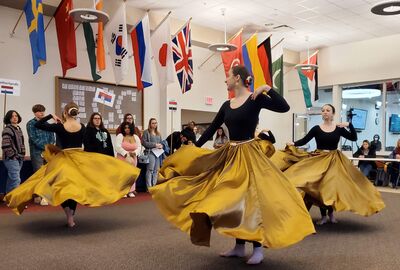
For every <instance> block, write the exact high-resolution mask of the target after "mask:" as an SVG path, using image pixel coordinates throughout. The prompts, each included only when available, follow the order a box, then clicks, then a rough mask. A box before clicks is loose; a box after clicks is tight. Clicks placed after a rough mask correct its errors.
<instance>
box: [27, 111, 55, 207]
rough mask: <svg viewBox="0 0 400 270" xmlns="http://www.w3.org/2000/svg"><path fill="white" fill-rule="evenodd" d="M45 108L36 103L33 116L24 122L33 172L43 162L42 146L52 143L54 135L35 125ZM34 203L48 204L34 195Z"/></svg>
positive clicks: (42, 115)
mask: <svg viewBox="0 0 400 270" xmlns="http://www.w3.org/2000/svg"><path fill="white" fill-rule="evenodd" d="M45 111H46V108H45V107H44V106H43V105H42V104H36V105H34V106H33V107H32V112H33V114H34V115H35V117H34V118H33V119H31V120H29V122H28V123H27V124H26V130H27V132H28V137H29V150H30V154H31V161H32V168H33V172H34V173H35V172H36V171H37V170H39V169H40V167H41V166H42V165H43V164H44V162H45V161H44V159H43V157H42V152H44V147H45V145H46V144H54V143H55V141H56V140H55V136H54V132H51V131H46V130H41V129H38V128H37V127H35V124H36V122H37V121H39V120H40V119H42V118H43V117H44V112H45ZM34 202H35V203H38V204H40V205H48V203H47V201H46V199H44V198H40V197H35V199H34Z"/></svg>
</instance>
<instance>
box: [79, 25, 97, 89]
mask: <svg viewBox="0 0 400 270" xmlns="http://www.w3.org/2000/svg"><path fill="white" fill-rule="evenodd" d="M82 26H83V32H84V34H85V41H86V48H87V53H88V56H89V63H90V71H91V73H92V78H93V81H95V82H96V81H98V80H100V79H101V76H100V75H98V74H97V73H96V44H95V41H94V37H93V30H92V26H91V25H90V23H88V22H84V23H82Z"/></svg>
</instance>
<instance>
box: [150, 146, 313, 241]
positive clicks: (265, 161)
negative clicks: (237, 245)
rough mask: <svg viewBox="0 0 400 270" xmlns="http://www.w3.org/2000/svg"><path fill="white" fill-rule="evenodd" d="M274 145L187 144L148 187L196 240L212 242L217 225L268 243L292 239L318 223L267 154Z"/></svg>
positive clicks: (162, 208)
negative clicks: (215, 146) (211, 147)
mask: <svg viewBox="0 0 400 270" xmlns="http://www.w3.org/2000/svg"><path fill="white" fill-rule="evenodd" d="M274 151H275V150H274V147H273V145H272V144H271V143H270V142H268V141H263V140H252V141H250V142H246V143H237V144H235V143H227V144H225V145H224V146H223V147H221V148H219V149H217V150H208V149H203V148H198V147H194V146H183V147H181V149H179V151H177V152H176V153H175V154H173V155H172V156H170V157H168V158H167V159H166V160H165V161H164V163H163V166H162V168H161V169H160V172H159V181H158V184H157V185H156V186H154V187H152V188H150V193H151V194H152V196H153V199H154V201H155V202H156V204H157V206H158V208H159V209H160V211H161V213H162V214H163V215H164V216H165V218H166V219H167V220H168V221H169V222H171V223H172V224H174V225H175V226H176V227H178V228H179V229H181V230H182V231H184V232H187V233H189V234H190V236H191V241H192V243H193V244H196V245H202V246H209V245H210V234H211V229H212V228H214V229H216V230H217V232H219V233H220V234H222V235H226V236H230V237H235V238H240V239H245V240H248V241H257V242H260V243H262V244H263V245H264V246H266V247H269V248H283V247H286V246H289V245H292V244H294V243H297V242H299V241H301V240H302V239H303V238H304V237H306V236H307V235H309V234H312V233H314V232H315V229H314V226H313V223H312V220H311V218H310V215H309V213H308V211H307V210H306V208H305V206H304V203H303V200H302V197H301V196H300V194H299V193H298V191H297V190H296V188H295V187H294V186H293V185H292V184H291V183H290V182H289V181H288V179H287V178H286V177H285V176H284V175H283V174H282V172H281V171H280V170H279V169H278V168H276V167H275V166H274V164H272V162H271V161H270V160H269V158H268V157H267V156H270V155H272V154H273V152H274Z"/></svg>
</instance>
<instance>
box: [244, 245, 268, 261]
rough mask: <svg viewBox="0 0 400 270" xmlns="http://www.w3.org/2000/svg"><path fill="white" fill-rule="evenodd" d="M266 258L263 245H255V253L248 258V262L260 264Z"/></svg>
mask: <svg viewBox="0 0 400 270" xmlns="http://www.w3.org/2000/svg"><path fill="white" fill-rule="evenodd" d="M263 259H264V253H263V248H262V247H255V248H254V249H253V254H251V256H250V258H249V259H248V260H247V262H246V263H247V264H260V263H261V262H262V261H263Z"/></svg>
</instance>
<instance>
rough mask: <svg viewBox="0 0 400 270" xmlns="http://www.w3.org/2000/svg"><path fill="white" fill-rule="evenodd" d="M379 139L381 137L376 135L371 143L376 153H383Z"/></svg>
mask: <svg viewBox="0 0 400 270" xmlns="http://www.w3.org/2000/svg"><path fill="white" fill-rule="evenodd" d="M379 139H380V137H379V135H378V134H375V135H374V137H373V140H372V141H371V147H373V148H375V151H381V149H382V143H381V141H380V140H379Z"/></svg>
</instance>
